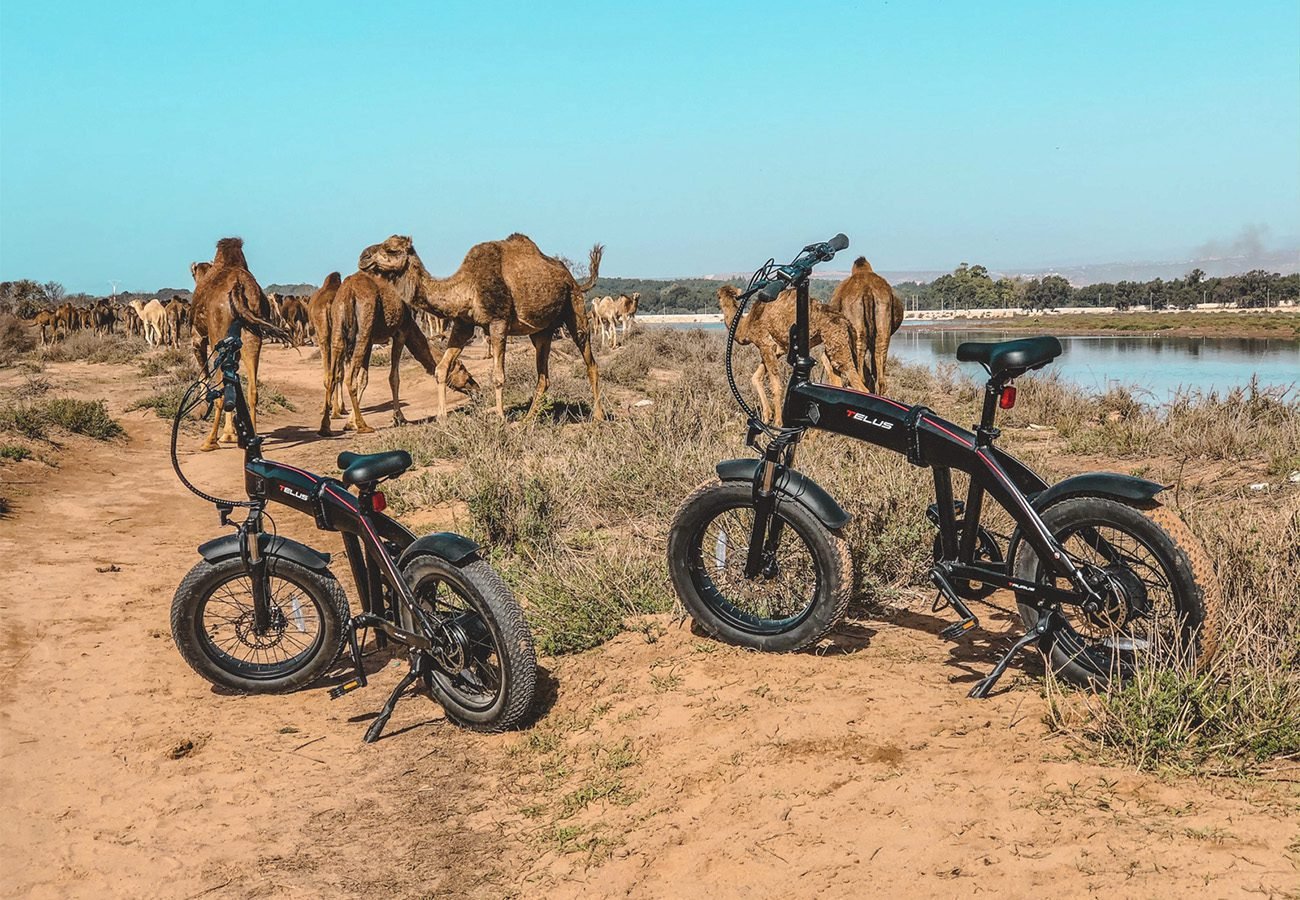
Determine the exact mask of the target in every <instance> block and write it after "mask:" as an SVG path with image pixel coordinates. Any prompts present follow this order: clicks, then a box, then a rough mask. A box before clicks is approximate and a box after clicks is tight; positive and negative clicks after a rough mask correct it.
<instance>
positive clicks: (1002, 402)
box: [998, 384, 1016, 409]
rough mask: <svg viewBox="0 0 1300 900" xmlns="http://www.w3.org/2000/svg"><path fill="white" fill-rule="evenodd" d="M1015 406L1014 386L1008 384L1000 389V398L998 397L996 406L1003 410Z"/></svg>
mask: <svg viewBox="0 0 1300 900" xmlns="http://www.w3.org/2000/svg"><path fill="white" fill-rule="evenodd" d="M1015 405H1016V386H1015V385H1014V384H1009V385H1007V386H1006V387H1004V388H1003V389H1002V394H1001V396H999V397H998V406H1000V407H1002V408H1003V409H1010V408H1011V407H1013V406H1015Z"/></svg>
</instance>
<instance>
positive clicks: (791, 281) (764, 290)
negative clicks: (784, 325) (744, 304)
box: [748, 232, 849, 303]
mask: <svg viewBox="0 0 1300 900" xmlns="http://www.w3.org/2000/svg"><path fill="white" fill-rule="evenodd" d="M848 246H849V239H848V237H847V236H845V234H844V233H843V232H840V233H839V234H837V235H835V237H833V238H831V239H830V240H829V241H821V242H820V243H816V244H809V245H808V246H807V247H804V248H803V251H802V252H800V254H799V255H798V256H796V257H795V258H794V259H793V260H791V261H790V262H788V263H786V264H785V265H784V266H778V267H777V268H776V269H775V271H773V273H772V275H773V277H771V278H769V279H767V280H766V281H764V282H762V283H761V284H757V285H755V286H754V287H753V288H752V289H751V290H750V291H749V292H748V293H754V294H757V295H758V299H759V301H760V302H762V303H771V302H772V301H773V300H775V299H776V298H777V297H778V296H780V294H781V292H782V291H784V290H785V289H786V288H787V287H791V286H793V285H796V284H798V283H799V282H801V281H803V280H805V279H807V278H808V276H809V275H811V274H812V270H813V266H815V265H817V264H818V263H823V262H830V261H831V260H832V259H834V258H835V254H836V253H839V252H840V251H841V250H844V249H846V248H847V247H848Z"/></svg>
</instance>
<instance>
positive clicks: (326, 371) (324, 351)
mask: <svg viewBox="0 0 1300 900" xmlns="http://www.w3.org/2000/svg"><path fill="white" fill-rule="evenodd" d="M318 343H319V344H320V366H321V381H322V382H323V384H324V386H325V406H324V407H323V408H322V409H321V413H320V431H319V432H318V433H319V434H320V436H321V437H329V436H330V435H331V434H333V433H334V431H333V429H332V428H331V427H330V406H331V405H332V406H333V407H334V415H336V416H337V415H344V413H342V412H341V408H342V406H343V385H342V384H340V382H341V381H342V379H341V378H339V377H338V375H337V374H336V373H335V371H334V355H333V354H332V353H331V352H330V341H329V337H328V336H326V337H325V338H324V339H322V340H318Z"/></svg>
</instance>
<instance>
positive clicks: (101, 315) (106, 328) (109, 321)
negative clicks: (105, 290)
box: [91, 297, 117, 335]
mask: <svg viewBox="0 0 1300 900" xmlns="http://www.w3.org/2000/svg"><path fill="white" fill-rule="evenodd" d="M91 314H92V316H93V317H94V323H95V334H100V335H103V334H112V333H113V327H114V326H115V325H116V324H117V310H116V309H114V307H113V304H112V303H110V302H109V300H108V299H107V298H106V297H102V298H100V299H99V300H98V301H96V303H95V305H94V306H93V307H91Z"/></svg>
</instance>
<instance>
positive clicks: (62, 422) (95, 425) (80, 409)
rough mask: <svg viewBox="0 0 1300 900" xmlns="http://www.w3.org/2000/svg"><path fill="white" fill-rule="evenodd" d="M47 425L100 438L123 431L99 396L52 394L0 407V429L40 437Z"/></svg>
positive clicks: (45, 433)
mask: <svg viewBox="0 0 1300 900" xmlns="http://www.w3.org/2000/svg"><path fill="white" fill-rule="evenodd" d="M51 427H55V428H60V429H62V430H64V431H67V432H69V433H71V434H81V435H85V436H86V437H91V438H95V439H96V440H100V441H107V440H111V439H113V438H116V437H120V436H121V435H122V434H124V433H125V432H124V431H123V429H122V426H121V425H120V424H118V422H117V421H116V420H114V419H113V417H112V416H110V415H109V414H108V407H106V406H105V405H104V401H103V400H89V401H88V400H74V399H72V398H71V397H56V398H54V399H50V400H43V401H40V402H37V403H18V404H16V405H13V406H6V407H3V408H0V431H10V432H15V433H17V434H21V435H24V436H26V437H29V438H32V439H33V440H44V439H46V438H47V436H48V434H49V430H50V428H51Z"/></svg>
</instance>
